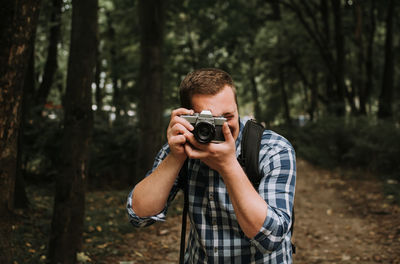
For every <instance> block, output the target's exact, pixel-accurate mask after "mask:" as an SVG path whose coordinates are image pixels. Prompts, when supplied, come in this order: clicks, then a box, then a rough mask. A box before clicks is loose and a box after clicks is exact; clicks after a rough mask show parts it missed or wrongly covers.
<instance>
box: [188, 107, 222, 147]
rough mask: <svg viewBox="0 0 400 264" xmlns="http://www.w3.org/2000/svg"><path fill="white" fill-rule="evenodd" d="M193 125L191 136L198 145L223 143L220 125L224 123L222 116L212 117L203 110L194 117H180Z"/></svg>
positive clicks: (208, 112)
mask: <svg viewBox="0 0 400 264" xmlns="http://www.w3.org/2000/svg"><path fill="white" fill-rule="evenodd" d="M181 117H183V118H185V119H186V120H187V121H189V123H190V124H192V125H193V127H194V130H193V132H192V133H193V135H194V137H195V138H196V140H197V141H198V142H200V143H209V142H212V143H221V142H223V141H225V138H224V134H223V133H222V125H223V124H224V122H225V121H226V118H225V117H223V116H213V115H212V114H211V112H210V111H208V110H203V111H201V113H200V114H199V113H195V114H194V115H181Z"/></svg>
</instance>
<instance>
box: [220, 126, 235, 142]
mask: <svg viewBox="0 0 400 264" xmlns="http://www.w3.org/2000/svg"><path fill="white" fill-rule="evenodd" d="M222 133H224V138H225V141H227V142H230V141H233V136H232V133H231V130H230V129H229V126H228V122H225V123H224V124H223V127H222Z"/></svg>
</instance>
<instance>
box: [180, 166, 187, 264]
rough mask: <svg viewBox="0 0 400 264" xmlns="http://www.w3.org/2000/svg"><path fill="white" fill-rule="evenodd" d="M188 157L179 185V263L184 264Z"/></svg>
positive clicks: (181, 172) (182, 169)
mask: <svg viewBox="0 0 400 264" xmlns="http://www.w3.org/2000/svg"><path fill="white" fill-rule="evenodd" d="M187 171H188V159H186V161H185V163H184V164H183V166H182V168H181V171H180V172H179V179H178V181H179V182H178V185H179V186H180V188H181V189H182V190H183V201H184V202H183V212H182V228H181V246H180V250H179V263H180V264H183V263H184V261H185V246H186V222H187V212H188V207H189V201H188V179H187Z"/></svg>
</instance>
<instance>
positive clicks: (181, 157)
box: [168, 152, 187, 165]
mask: <svg viewBox="0 0 400 264" xmlns="http://www.w3.org/2000/svg"><path fill="white" fill-rule="evenodd" d="M168 157H169V159H171V161H172V162H175V163H176V164H179V165H181V164H182V165H183V163H184V162H185V160H186V159H187V155H186V154H185V153H183V154H177V153H174V152H170V153H169V154H168Z"/></svg>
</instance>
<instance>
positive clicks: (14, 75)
mask: <svg viewBox="0 0 400 264" xmlns="http://www.w3.org/2000/svg"><path fill="white" fill-rule="evenodd" d="M39 4H40V1H39V0H25V1H2V2H0V263H11V259H12V255H13V249H12V246H11V233H12V229H11V227H12V222H13V221H12V210H13V194H14V186H15V177H16V163H17V142H18V130H19V124H20V109H21V102H22V96H23V85H24V77H25V74H26V68H27V65H28V60H29V54H30V49H31V45H32V43H31V42H30V40H31V37H32V34H33V32H34V31H35V29H36V25H37V17H38V14H39Z"/></svg>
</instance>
